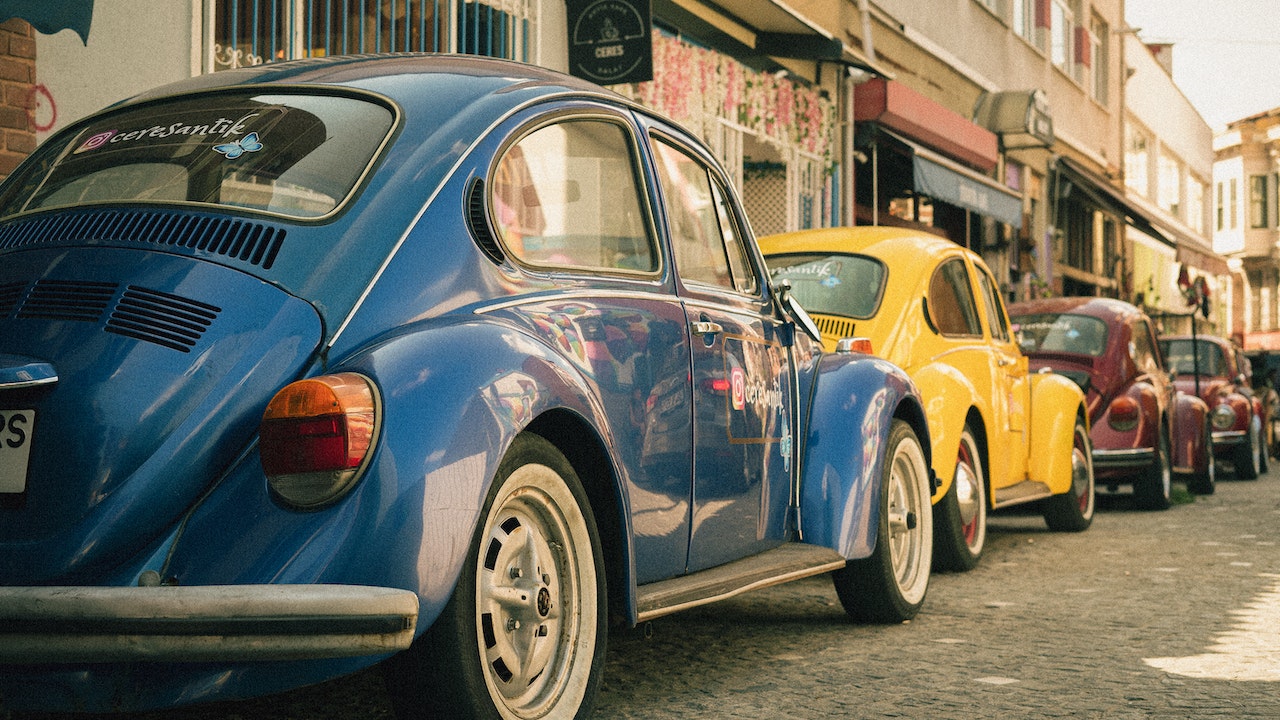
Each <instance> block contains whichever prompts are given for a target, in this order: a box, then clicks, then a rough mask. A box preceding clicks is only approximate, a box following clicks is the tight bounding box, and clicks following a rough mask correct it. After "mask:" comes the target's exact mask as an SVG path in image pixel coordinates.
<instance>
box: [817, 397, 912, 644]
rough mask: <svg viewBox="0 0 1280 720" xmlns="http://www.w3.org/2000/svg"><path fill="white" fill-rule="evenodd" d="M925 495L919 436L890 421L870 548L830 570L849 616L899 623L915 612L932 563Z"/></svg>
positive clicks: (906, 425) (869, 620) (902, 424)
mask: <svg viewBox="0 0 1280 720" xmlns="http://www.w3.org/2000/svg"><path fill="white" fill-rule="evenodd" d="M929 497H930V490H929V464H928V463H927V462H926V461H925V458H924V450H923V449H922V448H921V446H920V439H919V438H918V437H916V433H915V431H914V430H912V429H911V426H910V425H908V424H907V423H905V422H903V421H901V420H894V421H893V425H892V427H891V428H890V430H889V444H888V447H887V448H886V450H885V463H884V470H883V471H882V473H881V482H880V520H879V527H878V529H877V531H876V547H875V550H874V551H872V554H871V556H870V557H867V558H864V559H861V560H852V561H850V562H849V564H848V565H847V566H845V567H844V568H843V569H841V570H837V571H836V572H835V573H833V574H832V579H833V581H834V582H835V586H836V595H838V596H839V597H840V604H841V605H843V606H844V610H845V612H846V613H848V615H849V617H850V618H853V619H854V620H858V621H862V622H876V623H900V622H903V621H906V620H910V619H911V618H913V617H915V616H916V614H917V613H919V612H920V607H921V606H922V605H924V596H925V593H926V592H927V591H928V589H929V572H930V569H931V567H932V564H933V563H932V553H933V514H932V512H931V511H930V508H929Z"/></svg>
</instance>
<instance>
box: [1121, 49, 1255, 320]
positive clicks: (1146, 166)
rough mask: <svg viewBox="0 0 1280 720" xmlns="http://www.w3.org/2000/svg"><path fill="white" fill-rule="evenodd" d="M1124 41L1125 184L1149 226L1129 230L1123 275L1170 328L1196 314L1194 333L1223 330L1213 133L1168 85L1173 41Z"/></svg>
mask: <svg viewBox="0 0 1280 720" xmlns="http://www.w3.org/2000/svg"><path fill="white" fill-rule="evenodd" d="M1124 43H1125V53H1124V57H1125V66H1126V74H1127V76H1128V80H1127V81H1126V83H1125V123H1124V132H1125V135H1124V147H1125V155H1124V189H1125V193H1126V197H1127V198H1128V200H1129V202H1130V203H1131V204H1132V205H1133V206H1134V207H1135V208H1136V209H1137V210H1138V211H1139V212H1141V213H1143V214H1144V215H1146V216H1147V217H1148V218H1150V220H1151V222H1152V224H1153V228H1152V229H1153V230H1154V232H1150V233H1143V232H1138V231H1136V230H1134V229H1133V228H1132V227H1131V228H1129V231H1128V233H1127V239H1128V241H1129V251H1130V252H1129V255H1128V258H1127V267H1126V272H1127V274H1128V277H1129V278H1131V283H1132V285H1133V287H1134V289H1135V294H1136V293H1139V292H1140V293H1142V294H1143V298H1144V304H1145V305H1146V306H1147V307H1148V309H1149V310H1150V311H1152V312H1153V314H1154V313H1165V314H1166V315H1167V317H1166V318H1165V319H1164V320H1163V322H1162V324H1163V326H1164V328H1165V330H1166V331H1167V332H1188V331H1190V323H1191V320H1190V319H1189V318H1188V317H1186V316H1192V315H1193V316H1195V317H1196V318H1197V322H1198V324H1197V326H1196V327H1197V330H1201V331H1206V332H1214V333H1217V334H1221V335H1226V334H1227V333H1228V332H1229V328H1230V323H1231V312H1230V309H1231V304H1230V303H1229V302H1226V300H1227V299H1229V298H1230V295H1231V292H1232V289H1233V282H1232V278H1231V273H1230V271H1229V270H1228V266H1227V262H1226V260H1225V259H1223V258H1222V257H1221V256H1220V255H1218V254H1216V253H1215V252H1214V250H1213V239H1212V238H1213V235H1212V233H1211V231H1210V229H1209V214H1210V209H1211V208H1210V203H1209V197H1210V196H1209V192H1210V189H1211V187H1210V186H1211V185H1212V180H1213V131H1212V129H1211V128H1210V127H1209V124H1208V123H1207V122H1205V120H1204V118H1203V117H1201V116H1200V114H1199V113H1198V112H1197V111H1196V110H1195V108H1194V107H1193V106H1192V105H1191V102H1190V101H1189V100H1187V98H1186V96H1185V95H1184V94H1183V93H1182V91H1181V90H1179V89H1178V87H1177V86H1176V85H1175V84H1174V82H1173V78H1172V53H1173V48H1172V47H1171V46H1169V45H1152V46H1149V45H1146V44H1144V43H1143V42H1142V40H1141V38H1140V37H1138V36H1137V35H1135V34H1133V33H1127V34H1126V35H1125V36H1124ZM1178 316H1184V317H1178Z"/></svg>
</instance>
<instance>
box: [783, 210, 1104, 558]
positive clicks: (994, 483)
mask: <svg viewBox="0 0 1280 720" xmlns="http://www.w3.org/2000/svg"><path fill="white" fill-rule="evenodd" d="M760 246H761V248H762V249H763V250H764V253H765V255H766V257H767V260H768V262H769V266H770V271H771V272H772V274H773V277H774V279H775V282H779V283H789V284H790V286H791V292H792V294H793V295H794V297H795V298H796V299H797V300H799V301H800V305H801V306H803V307H804V308H805V309H806V310H807V311H808V312H809V313H810V315H811V316H812V317H813V319H814V321H815V322H816V323H817V325H818V327H819V328H820V329H821V330H822V336H823V342H824V344H825V345H826V346H827V349H828V350H832V351H834V350H837V349H838V348H839V349H843V350H846V351H848V350H850V349H862V350H863V351H867V352H873V353H874V354H876V355H878V356H880V357H883V358H885V359H887V360H889V361H891V362H893V363H895V364H897V365H899V366H900V367H902V369H904V370H906V372H907V374H908V375H910V376H911V378H912V379H913V380H914V381H915V383H916V385H917V386H918V387H919V389H920V393H921V395H922V396H923V398H924V403H925V410H926V414H927V415H928V419H929V436H930V438H932V442H933V468H934V471H935V472H936V473H937V476H938V480H939V487H938V490H937V492H936V493H935V494H934V496H933V515H934V533H933V536H934V567H935V568H940V569H945V570H968V569H970V568H972V567H974V566H975V565H976V564H977V563H978V559H979V558H980V557H981V555H982V550H983V547H984V546H985V544H986V524H987V511H988V510H992V509H998V508H1004V507H1008V506H1012V505H1021V504H1024V503H1030V502H1039V503H1040V506H1039V509H1040V510H1041V511H1042V512H1043V515H1044V519H1045V521H1046V522H1047V523H1048V525H1049V527H1050V529H1053V530H1062V531H1077V532H1078V531H1081V530H1084V529H1086V528H1088V527H1089V525H1090V523H1091V522H1092V521H1093V509H1094V486H1093V466H1092V464H1091V460H1090V455H1091V448H1090V446H1089V427H1088V415H1087V413H1086V410H1085V400H1084V395H1083V394H1082V393H1081V392H1080V388H1079V387H1077V386H1076V385H1075V383H1073V382H1071V381H1070V380H1068V379H1066V378H1064V377H1062V376H1060V375H1055V374H1052V373H1034V374H1032V373H1029V372H1028V369H1027V359H1026V357H1024V356H1023V355H1022V352H1021V351H1020V350H1019V349H1018V344H1017V340H1016V338H1014V337H1013V334H1012V333H1011V332H1010V329H1009V321H1008V317H1007V316H1006V314H1005V310H1004V303H1003V301H1002V300H1001V298H1000V294H999V290H998V287H999V286H998V285H997V284H996V282H995V280H994V279H993V278H992V276H991V272H990V271H989V270H988V269H987V267H986V265H985V264H984V263H983V262H982V259H981V258H980V257H979V256H978V255H976V254H975V253H973V252H970V251H969V250H966V249H965V248H963V247H961V246H959V245H957V244H956V243H954V242H951V241H950V240H947V239H945V238H940V237H935V236H932V235H928V234H926V233H922V232H919V231H914V230H906V229H901V228H886V227H855V228H826V229H819V230H804V231H800V232H794V233H786V234H782V235H773V236H767V237H762V238H760ZM854 338H861V339H864V340H858V341H856V342H854V341H853V339H854ZM865 340H870V349H869V350H868V349H867V348H866V343H865Z"/></svg>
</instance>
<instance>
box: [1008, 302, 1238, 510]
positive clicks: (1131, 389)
mask: <svg viewBox="0 0 1280 720" xmlns="http://www.w3.org/2000/svg"><path fill="white" fill-rule="evenodd" d="M1009 315H1010V318H1011V320H1012V321H1013V326H1014V329H1015V330H1016V331H1017V333H1018V339H1019V343H1020V344H1021V347H1022V352H1023V353H1024V354H1025V355H1027V357H1028V358H1029V359H1030V363H1031V368H1032V370H1038V371H1040V372H1050V371H1052V372H1056V373H1059V374H1062V375H1065V376H1067V377H1069V378H1071V379H1072V380H1074V381H1076V383H1077V384H1079V385H1080V387H1081V388H1082V389H1083V390H1084V391H1085V395H1086V401H1087V403H1088V407H1089V423H1090V426H1091V430H1090V433H1089V436H1090V439H1092V440H1093V471H1094V477H1095V478H1097V486H1098V488H1100V489H1101V488H1108V489H1113V490H1114V489H1118V488H1119V486H1120V485H1132V487H1133V494H1134V497H1135V498H1136V500H1137V503H1138V504H1139V505H1140V506H1142V507H1144V508H1148V509H1152V510H1163V509H1164V508H1167V507H1169V495H1170V486H1171V482H1172V479H1173V476H1174V474H1178V475H1182V476H1185V478H1186V482H1187V487H1188V488H1189V489H1190V490H1191V491H1192V492H1197V493H1201V494H1208V493H1212V492H1213V484H1214V463H1213V457H1212V454H1211V453H1210V441H1209V409H1208V406H1207V405H1206V404H1205V403H1204V401H1202V400H1201V399H1200V398H1198V397H1196V396H1194V395H1188V394H1186V393H1183V392H1179V391H1178V390H1177V389H1176V388H1175V385H1174V382H1173V379H1172V377H1171V376H1170V374H1169V370H1168V368H1167V366H1166V365H1165V362H1164V358H1163V355H1162V353H1161V351H1160V347H1159V345H1158V343H1157V340H1156V333H1155V328H1154V327H1153V326H1152V324H1151V319H1150V318H1148V317H1147V315H1146V313H1144V312H1143V311H1142V310H1140V309H1139V308H1137V307H1136V306H1134V305H1131V304H1129V303H1127V302H1123V301H1120V300H1112V299H1109V298H1095V297H1071V298H1051V299H1047V300H1034V301H1031V302H1024V303H1015V304H1013V305H1011V306H1010V307H1009Z"/></svg>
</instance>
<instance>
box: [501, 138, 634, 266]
mask: <svg viewBox="0 0 1280 720" xmlns="http://www.w3.org/2000/svg"><path fill="white" fill-rule="evenodd" d="M629 138H630V135H629V134H628V133H627V131H626V129H624V128H623V127H622V126H621V125H618V124H616V123H612V122H608V121H605V120H571V121H567V122H562V123H558V124H555V125H548V126H546V127H542V128H539V129H537V130H535V131H534V132H532V133H530V134H528V135H526V136H525V137H523V138H521V139H520V141H519V142H517V143H516V144H515V145H513V146H512V147H511V148H509V149H508V150H507V151H506V153H505V154H504V155H503V157H502V160H501V161H499V163H498V166H497V168H496V170H495V172H494V176H493V181H492V184H491V200H490V208H491V212H492V214H493V219H494V223H495V224H496V225H497V227H498V232H499V235H500V236H501V238H502V241H503V244H504V245H505V246H506V248H507V249H508V251H509V252H510V253H511V254H512V256H514V257H515V258H516V259H517V260H519V261H521V262H523V263H525V264H528V265H536V266H544V267H545V266H551V267H566V268H586V269H602V270H611V271H621V272H628V271H634V272H653V271H656V270H657V269H658V262H657V258H658V255H657V253H656V252H655V251H654V246H653V241H652V238H651V235H650V233H649V232H648V229H647V228H648V223H647V222H646V221H645V214H644V205H643V204H642V202H641V193H640V183H639V181H638V179H637V178H638V175H637V173H636V167H637V166H636V162H635V153H634V151H633V147H634V146H633V144H632V143H631V142H630V140H629Z"/></svg>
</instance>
